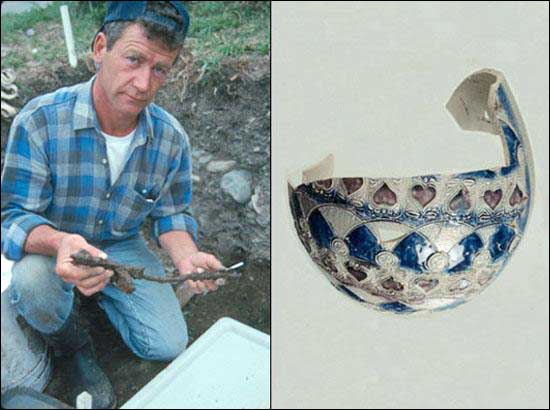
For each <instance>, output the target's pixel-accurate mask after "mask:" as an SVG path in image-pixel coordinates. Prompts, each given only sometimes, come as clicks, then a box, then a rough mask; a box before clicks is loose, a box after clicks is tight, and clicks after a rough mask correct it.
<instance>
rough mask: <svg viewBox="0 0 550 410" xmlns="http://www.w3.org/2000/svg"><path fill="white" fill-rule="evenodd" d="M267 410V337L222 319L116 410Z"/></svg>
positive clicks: (268, 374)
mask: <svg viewBox="0 0 550 410" xmlns="http://www.w3.org/2000/svg"><path fill="white" fill-rule="evenodd" d="M269 406H270V339H269V335H267V334H265V333H262V332H260V331H258V330H256V329H254V328H251V327H249V326H247V325H244V324H242V323H240V322H238V321H236V320H234V319H230V318H223V319H220V320H218V321H217V322H216V323H215V324H214V325H213V326H212V327H211V328H210V329H208V330H207V331H206V332H205V333H204V334H203V335H202V336H200V337H199V338H198V339H197V340H196V341H195V342H194V343H193V344H192V345H191V346H190V347H189V348H188V349H187V350H186V351H185V352H184V353H182V355H181V356H179V357H178V358H176V359H175V360H174V361H173V362H172V363H171V364H170V365H169V366H168V367H166V368H165V369H164V370H163V371H162V372H160V373H159V374H158V375H157V376H156V377H155V378H154V379H153V380H151V381H150V382H149V383H148V384H147V385H146V386H145V387H143V389H141V390H140V391H139V392H138V393H137V394H136V395H135V396H134V397H132V398H131V399H130V400H129V401H127V402H126V403H125V404H124V405H123V406H122V407H121V409H191V408H192V409H222V408H232V409H235V408H243V409H244V408H256V409H260V408H265V409H267V408H269Z"/></svg>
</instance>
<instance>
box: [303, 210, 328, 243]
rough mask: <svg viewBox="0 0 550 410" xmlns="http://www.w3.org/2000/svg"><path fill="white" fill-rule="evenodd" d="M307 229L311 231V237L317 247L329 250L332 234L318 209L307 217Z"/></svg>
mask: <svg viewBox="0 0 550 410" xmlns="http://www.w3.org/2000/svg"><path fill="white" fill-rule="evenodd" d="M309 229H310V230H311V236H312V237H313V239H315V242H317V245H318V246H321V247H324V248H329V249H330V244H331V242H332V239H333V238H334V234H333V233H332V229H331V228H330V226H329V224H328V223H327V221H325V218H323V215H321V212H319V210H318V209H316V210H314V211H313V212H312V213H311V214H310V215H309Z"/></svg>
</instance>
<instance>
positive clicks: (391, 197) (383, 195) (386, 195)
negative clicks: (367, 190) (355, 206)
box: [372, 182, 397, 206]
mask: <svg viewBox="0 0 550 410" xmlns="http://www.w3.org/2000/svg"><path fill="white" fill-rule="evenodd" d="M372 199H373V201H374V203H375V204H377V205H382V204H385V205H390V206H392V205H395V203H396V202H397V195H395V192H393V191H392V190H391V189H390V188H389V187H388V185H386V183H385V182H384V185H382V186H381V187H380V188H379V189H378V191H376V192H375V193H374V196H373V198H372Z"/></svg>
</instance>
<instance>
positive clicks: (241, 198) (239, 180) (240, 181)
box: [221, 169, 252, 204]
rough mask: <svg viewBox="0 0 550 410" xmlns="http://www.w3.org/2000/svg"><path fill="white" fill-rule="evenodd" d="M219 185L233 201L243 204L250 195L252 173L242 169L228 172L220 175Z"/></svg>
mask: <svg viewBox="0 0 550 410" xmlns="http://www.w3.org/2000/svg"><path fill="white" fill-rule="evenodd" d="M221 187H222V189H223V191H224V192H225V193H227V194H229V195H231V197H232V198H233V199H234V200H235V201H237V202H238V203H240V204H244V203H246V202H248V200H249V199H250V196H251V195H252V174H251V173H250V172H248V171H245V170H243V169H238V170H235V171H231V172H228V173H227V174H225V175H224V176H223V177H222V180H221Z"/></svg>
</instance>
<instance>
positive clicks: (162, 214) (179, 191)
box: [150, 134, 198, 247]
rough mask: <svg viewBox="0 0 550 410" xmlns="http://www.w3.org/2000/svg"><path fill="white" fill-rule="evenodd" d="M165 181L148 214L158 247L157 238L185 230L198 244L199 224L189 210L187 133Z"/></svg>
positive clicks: (189, 177)
mask: <svg viewBox="0 0 550 410" xmlns="http://www.w3.org/2000/svg"><path fill="white" fill-rule="evenodd" d="M166 181H167V182H166V184H165V186H164V187H163V189H162V191H161V194H160V196H159V198H158V199H157V201H156V204H155V208H154V209H153V211H151V214H150V215H151V217H152V219H153V233H152V234H153V238H154V240H155V241H156V243H157V245H158V246H159V247H160V242H159V237H160V235H162V234H163V233H165V232H169V231H185V232H189V233H190V234H191V235H192V236H193V239H194V240H195V241H197V235H198V225H197V222H196V220H195V218H194V217H193V214H192V211H191V199H192V181H191V153H190V147H189V143H188V138H187V135H186V134H184V135H183V138H182V142H181V144H180V146H179V149H178V150H177V151H176V152H175V154H174V155H173V158H172V164H171V166H170V171H169V174H168V178H167V179H166Z"/></svg>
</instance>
